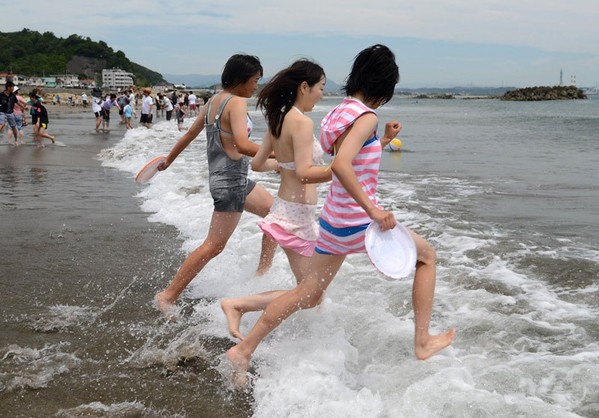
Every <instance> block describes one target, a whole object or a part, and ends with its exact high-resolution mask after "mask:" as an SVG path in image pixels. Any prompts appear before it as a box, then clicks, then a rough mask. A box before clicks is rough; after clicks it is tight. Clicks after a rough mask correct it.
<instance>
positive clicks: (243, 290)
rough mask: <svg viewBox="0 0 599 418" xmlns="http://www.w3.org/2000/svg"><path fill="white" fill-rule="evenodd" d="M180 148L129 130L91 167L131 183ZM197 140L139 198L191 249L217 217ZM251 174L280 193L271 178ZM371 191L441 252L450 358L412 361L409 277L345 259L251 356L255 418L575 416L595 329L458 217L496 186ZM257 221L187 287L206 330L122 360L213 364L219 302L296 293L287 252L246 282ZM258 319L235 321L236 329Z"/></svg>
mask: <svg viewBox="0 0 599 418" xmlns="http://www.w3.org/2000/svg"><path fill="white" fill-rule="evenodd" d="M327 109H328V107H327ZM316 111H319V109H316ZM321 112H324V110H321ZM254 119H255V122H256V120H257V119H258V117H255V118H254ZM191 122H192V121H191V120H187V121H186V123H191ZM179 137H180V133H178V132H177V131H176V128H175V126H174V124H166V123H159V124H156V125H155V127H154V129H152V130H149V131H148V130H145V129H144V128H138V129H135V130H130V131H128V132H127V133H126V135H125V137H124V139H123V140H122V141H121V142H120V143H119V144H118V145H116V146H115V147H113V148H112V149H109V150H105V151H104V152H103V153H102V155H101V156H100V157H101V159H102V161H103V163H104V164H105V165H108V166H112V167H116V168H119V169H121V170H123V171H126V172H129V173H130V174H131V177H132V181H133V177H134V175H135V173H136V171H137V170H139V168H141V167H142V166H143V165H144V164H145V162H147V161H148V160H149V159H151V158H152V157H154V156H156V155H160V154H165V153H167V152H168V151H169V150H170V147H171V146H172V145H173V144H174V142H175V141H176V140H177V139H178V138H179ZM204 142H205V137H204V136H203V134H201V135H200V136H199V137H198V138H197V139H196V140H195V141H194V142H193V143H192V144H191V145H190V146H189V148H188V149H187V150H185V151H184V152H183V153H182V154H181V155H180V156H179V157H178V159H177V160H176V161H175V162H174V163H173V165H172V166H171V167H170V168H169V169H168V170H166V171H165V172H161V173H159V174H158V175H157V176H156V177H155V179H153V180H152V182H151V183H150V184H149V185H147V186H144V187H140V191H139V194H138V198H140V200H141V206H142V208H143V210H144V211H147V212H148V213H149V220H150V221H152V222H162V223H166V224H170V225H174V226H175V227H176V228H177V229H178V230H179V231H180V232H181V236H182V237H183V238H184V243H183V247H182V249H183V250H184V251H186V252H189V251H191V250H192V249H194V248H195V247H196V246H197V245H198V244H200V243H201V241H202V240H203V238H204V237H205V235H206V233H207V228H208V224H209V216H210V214H211V211H212V200H211V198H210V194H209V191H208V190H207V167H206V163H205V157H204V154H205V148H204ZM251 176H252V177H253V178H254V179H256V180H258V181H259V182H260V183H261V184H263V185H265V187H266V188H267V189H268V190H270V191H271V192H273V193H274V192H275V191H276V188H277V186H278V184H277V180H276V177H273V176H271V175H269V174H264V173H251ZM380 182H381V184H380V188H379V191H380V195H381V199H380V200H381V204H383V206H386V207H392V208H393V209H394V211H395V212H396V214H397V217H398V219H399V220H400V221H401V222H402V223H404V224H405V225H406V226H408V227H410V228H412V229H414V230H415V231H417V232H418V233H420V234H421V235H423V236H425V237H426V238H427V239H428V240H429V241H430V242H431V243H432V244H433V245H434V246H435V248H436V250H437V255H438V260H439V263H438V280H437V288H436V295H435V304H434V309H433V311H434V312H433V318H432V323H431V327H432V331H433V332H441V331H444V330H445V329H447V328H449V327H451V326H455V327H456V328H457V337H456V339H455V341H454V344H453V346H452V347H451V348H448V349H446V350H444V351H443V352H441V353H440V354H438V355H437V356H435V357H433V358H432V359H430V360H428V361H426V362H420V361H417V360H415V358H414V355H413V334H414V323H413V311H412V307H411V285H412V281H411V280H402V281H389V280H382V278H381V276H380V275H379V273H377V272H376V270H375V269H374V268H373V267H372V266H371V265H370V263H369V262H368V259H367V258H366V257H365V256H364V255H356V256H350V257H348V259H347V261H346V263H345V264H344V265H343V266H342V268H341V271H340V273H339V274H338V277H337V278H336V279H335V281H334V282H333V283H332V285H331V286H330V288H329V290H328V291H327V296H326V300H325V302H324V303H323V304H322V306H320V307H319V308H317V309H314V310H310V311H305V312H300V313H298V314H296V315H294V316H293V317H291V318H290V319H289V320H288V321H286V322H284V323H283V324H282V325H281V326H280V327H279V328H278V329H277V330H276V331H275V332H274V333H273V334H272V335H271V336H269V337H268V338H267V339H266V340H265V341H264V343H263V344H262V345H261V346H259V348H258V350H257V351H256V353H255V356H254V359H253V365H254V372H255V373H256V375H257V379H255V380H254V387H253V395H254V397H255V399H256V409H255V412H254V413H255V415H254V416H256V417H272V416H290V417H293V416H297V417H299V416H301V417H321V416H327V417H363V416H369V417H391V416H393V417H396V416H397V417H401V416H422V417H440V416H473V417H474V416H480V417H488V416H524V415H526V416H543V417H565V416H577V415H576V414H575V412H574V411H577V410H580V408H581V407H582V405H583V404H585V402H586V403H587V404H588V396H589V394H592V393H599V362H598V361H597V357H598V356H599V346H598V345H597V344H596V342H594V341H593V340H592V338H590V337H589V336H588V335H587V333H586V331H585V328H584V327H583V326H582V325H581V324H583V323H584V322H585V321H589V320H592V318H596V316H597V312H596V309H595V308H594V307H592V306H587V305H585V304H576V303H573V302H568V301H565V300H563V299H562V298H561V297H560V293H558V292H557V291H556V289H554V288H553V287H552V286H551V285H548V284H547V283H545V282H544V281H543V280H540V279H539V278H538V277H535V276H534V275H533V274H530V273H529V272H526V271H522V270H521V269H518V268H517V267H516V266H515V263H516V262H518V260H520V259H522V258H523V257H526V256H527V255H529V254H530V253H531V251H533V249H532V247H531V245H532V244H530V243H525V242H522V243H520V244H518V243H513V242H512V238H511V235H510V234H511V232H510V231H509V230H505V229H502V228H501V226H500V225H495V224H492V223H487V222H485V221H484V220H480V219H476V218H473V217H470V216H468V213H466V214H464V213H463V209H462V208H461V207H460V210H456V208H457V207H458V205H459V204H460V202H461V200H463V199H467V198H468V197H469V196H473V195H477V194H481V193H485V192H486V191H487V190H488V188H489V187H492V185H484V184H480V183H476V184H475V183H473V182H471V181H469V180H467V179H464V178H460V179H458V178H447V177H440V178H421V177H417V176H414V177H410V176H406V175H405V174H398V173H391V172H385V173H383V174H382V175H381V181H380ZM323 193H324V189H323V190H321V196H322V194H323ZM422 193H427V195H426V196H427V197H426V199H425V200H424V199H423V197H422ZM256 220H257V218H256V217H255V216H253V215H250V214H247V213H246V214H244V215H243V216H242V219H241V221H240V224H239V227H238V229H237V230H236V232H235V233H234V234H233V236H232V238H231V240H230V242H229V245H228V246H227V248H226V249H225V251H223V253H222V254H221V255H220V256H219V257H218V258H217V259H215V260H214V261H212V262H211V263H210V264H208V266H207V267H206V268H205V269H204V271H202V273H201V274H200V275H199V277H198V278H197V279H196V280H195V281H194V282H192V284H191V286H190V287H189V288H188V290H187V293H186V295H187V296H189V297H191V298H192V299H193V298H202V303H199V304H197V305H196V306H195V307H194V310H193V314H192V319H193V318H194V317H197V318H202V324H201V326H197V325H194V324H193V320H190V323H189V324H188V326H187V327H186V326H182V327H181V328H179V329H177V328H174V329H171V330H170V331H169V332H171V333H174V334H175V336H174V337H172V338H171V339H170V342H169V343H167V347H166V348H164V346H163V345H162V346H161V345H160V344H159V343H157V342H156V341H150V340H149V341H148V342H147V344H146V345H145V346H143V347H141V348H140V349H139V350H138V351H137V352H135V353H133V354H132V355H131V357H130V358H129V359H128V361H129V362H130V363H133V364H138V365H139V366H140V367H146V366H147V365H150V364H155V363H161V364H165V365H169V364H171V365H172V364H173V362H175V361H176V359H177V358H179V357H181V356H187V355H189V356H192V355H196V356H201V357H204V358H206V359H207V361H209V362H211V361H216V359H218V358H219V356H220V355H222V353H208V352H206V351H205V350H206V349H205V346H204V345H203V344H202V343H201V341H200V340H199V339H198V338H200V337H206V336H214V337H217V338H228V334H227V329H226V320H225V318H224V316H223V315H222V313H221V311H220V307H219V306H218V299H219V298H221V297H230V296H238V295H243V294H248V293H254V292H260V291H264V290H270V289H281V288H290V287H292V286H293V279H292V276H291V274H290V272H289V267H288V265H287V261H286V259H285V257H284V255H283V254H282V252H278V253H277V256H276V257H275V262H274V265H273V268H272V270H271V272H269V273H268V274H267V275H266V276H264V277H261V278H254V277H253V271H254V270H255V267H256V265H257V259H258V251H259V248H260V239H261V235H260V233H259V229H258V228H257V227H256ZM562 244H563V245H564V246H573V245H572V243H571V242H568V241H562ZM546 256H547V257H553V255H551V254H549V255H546ZM555 256H558V255H555ZM165 284H166V283H165ZM596 290H597V286H596V285H595V286H592V289H590V288H587V289H586V291H587V292H593V291H595V292H596ZM584 291H585V290H580V292H584ZM206 298H208V299H206ZM257 316H258V314H248V315H246V316H244V318H243V321H242V325H241V331H242V332H247V331H248V330H249V328H250V327H251V325H253V323H254V322H255V320H256V318H257ZM160 347H162V348H160Z"/></svg>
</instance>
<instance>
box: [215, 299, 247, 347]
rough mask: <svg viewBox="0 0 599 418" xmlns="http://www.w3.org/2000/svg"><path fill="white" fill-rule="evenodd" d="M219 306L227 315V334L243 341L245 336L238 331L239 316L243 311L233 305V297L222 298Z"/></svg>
mask: <svg viewBox="0 0 599 418" xmlns="http://www.w3.org/2000/svg"><path fill="white" fill-rule="evenodd" d="M220 308H221V309H222V310H223V312H224V313H225V316H226V317H227V322H228V323H229V334H231V336H232V337H234V338H238V339H239V340H240V341H243V340H244V339H245V337H244V336H243V335H242V334H241V332H239V323H240V322H241V317H242V316H243V312H242V311H241V310H239V309H237V307H236V306H235V304H234V303H233V299H223V300H221V302H220Z"/></svg>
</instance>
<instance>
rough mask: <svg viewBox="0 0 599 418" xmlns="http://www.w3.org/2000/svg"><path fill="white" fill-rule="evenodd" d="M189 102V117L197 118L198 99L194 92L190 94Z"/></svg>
mask: <svg viewBox="0 0 599 418" xmlns="http://www.w3.org/2000/svg"><path fill="white" fill-rule="evenodd" d="M187 100H188V101H189V116H195V115H197V114H198V106H197V104H196V102H197V100H198V98H197V96H196V95H195V94H193V91H190V92H189V97H188V98H187Z"/></svg>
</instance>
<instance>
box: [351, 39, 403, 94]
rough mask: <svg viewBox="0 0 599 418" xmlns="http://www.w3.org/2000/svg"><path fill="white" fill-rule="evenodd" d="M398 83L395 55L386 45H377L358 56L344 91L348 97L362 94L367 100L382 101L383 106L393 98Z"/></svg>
mask: <svg viewBox="0 0 599 418" xmlns="http://www.w3.org/2000/svg"><path fill="white" fill-rule="evenodd" d="M398 82H399V67H398V66H397V64H396V63H395V54H393V52H392V51H391V50H390V49H389V48H387V47H386V46H385V45H381V44H376V45H373V46H371V47H368V48H366V49H364V50H362V51H361V52H360V53H359V54H358V55H357V56H356V58H355V60H354V65H353V66H352V69H351V73H350V74H349V76H348V77H347V82H346V84H345V87H343V90H344V91H345V94H347V95H348V96H351V95H353V94H356V93H358V92H362V93H363V94H364V99H365V100H367V101H372V102H379V101H382V102H381V105H383V104H385V103H387V102H388V101H389V100H391V99H392V98H393V94H394V93H395V85H396V84H397V83H398Z"/></svg>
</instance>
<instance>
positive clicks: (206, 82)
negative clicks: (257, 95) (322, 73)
mask: <svg viewBox="0 0 599 418" xmlns="http://www.w3.org/2000/svg"><path fill="white" fill-rule="evenodd" d="M164 78H165V79H166V80H168V82H169V83H173V84H185V86H186V87H188V88H203V89H209V88H212V87H214V86H215V85H219V84H220V75H217V74H209V75H202V74H164ZM269 80H270V78H264V79H262V80H260V84H264V83H268V81H269ZM324 91H325V93H337V92H340V91H341V86H340V85H339V84H337V83H335V82H334V81H332V80H327V84H326V86H325V89H324Z"/></svg>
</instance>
